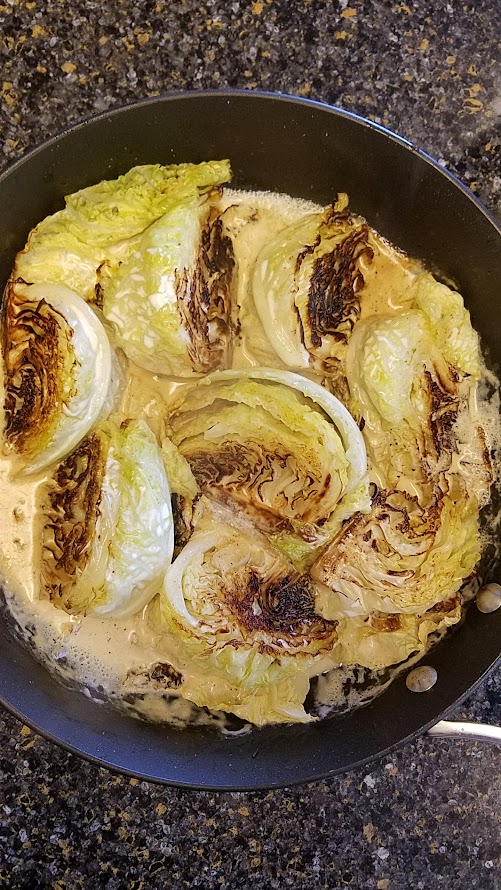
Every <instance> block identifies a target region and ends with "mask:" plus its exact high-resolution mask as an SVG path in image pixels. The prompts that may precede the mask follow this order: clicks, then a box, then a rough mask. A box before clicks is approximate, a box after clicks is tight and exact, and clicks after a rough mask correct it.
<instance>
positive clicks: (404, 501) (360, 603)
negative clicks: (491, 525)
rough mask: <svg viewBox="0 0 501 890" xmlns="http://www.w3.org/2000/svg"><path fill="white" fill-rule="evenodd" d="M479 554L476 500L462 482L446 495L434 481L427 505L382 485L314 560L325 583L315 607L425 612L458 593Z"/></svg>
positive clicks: (330, 614)
mask: <svg viewBox="0 0 501 890" xmlns="http://www.w3.org/2000/svg"><path fill="white" fill-rule="evenodd" d="M479 558H480V535H479V530H478V505H477V503H476V500H475V499H474V498H469V497H468V494H467V492H465V491H464V489H463V488H462V487H461V484H460V482H458V481H456V482H455V487H454V489H452V490H450V491H449V492H448V493H447V494H446V495H445V494H444V493H443V492H441V491H440V490H439V489H436V491H435V496H434V499H433V501H432V503H431V504H430V505H429V506H427V507H422V506H420V504H419V502H418V499H417V498H416V497H412V496H411V495H409V494H407V493H406V492H402V491H389V492H388V491H380V492H378V494H377V495H376V497H375V498H374V502H373V505H372V510H371V512H370V513H369V514H367V515H365V516H362V515H361V514H359V515H356V516H354V517H353V518H352V519H351V520H350V522H348V523H346V524H345V525H344V526H343V528H342V530H341V531H340V533H339V535H338V536H337V537H336V538H335V539H334V540H333V541H332V542H331V544H330V545H329V547H328V548H327V549H326V550H325V552H324V553H323V554H322V555H321V556H320V557H319V559H318V560H317V561H316V563H315V564H314V566H313V567H312V570H311V574H312V577H313V578H314V579H315V581H317V582H321V583H322V584H323V585H325V587H323V588H320V589H321V591H322V592H321V593H320V595H319V597H318V600H317V609H318V611H319V612H320V614H322V615H323V616H324V617H325V618H328V619H330V620H331V619H332V620H334V619H340V618H342V617H348V618H351V617H355V616H357V615H368V614H369V613H370V612H373V611H380V612H390V613H392V612H403V613H407V614H412V613H416V614H420V613H421V612H423V611H426V610H427V609H430V608H432V607H433V606H434V605H436V603H438V602H441V601H442V600H446V599H448V598H450V597H451V596H454V595H455V594H456V593H457V591H458V590H459V588H460V587H461V585H462V584H463V582H464V581H465V580H466V578H468V577H469V576H470V575H471V573H472V572H473V570H474V568H475V565H476V564H477V562H478V560H479ZM327 588H328V589H327Z"/></svg>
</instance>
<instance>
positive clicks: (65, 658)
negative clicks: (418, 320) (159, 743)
mask: <svg viewBox="0 0 501 890" xmlns="http://www.w3.org/2000/svg"><path fill="white" fill-rule="evenodd" d="M223 200H224V202H225V208H226V209H225V218H226V222H227V225H228V227H229V228H230V230H231V234H232V237H233V241H234V249H235V256H236V262H237V269H238V278H237V288H238V290H237V303H238V306H239V320H240V333H239V335H238V337H237V342H236V346H235V351H234V357H233V367H234V368H246V367H253V366H259V365H261V366H263V365H268V366H274V367H278V368H285V365H283V364H282V362H281V360H280V359H279V358H278V356H277V355H276V353H275V352H274V350H273V348H272V346H271V344H270V342H269V340H268V339H267V337H266V334H265V331H264V329H263V326H262V325H261V323H260V321H259V319H258V318H257V315H256V312H255V310H254V307H253V303H252V297H251V295H250V288H249V278H250V275H251V270H252V264H253V261H254V259H255V257H256V256H257V254H258V252H259V250H260V249H261V247H262V246H263V245H265V244H266V243H267V242H269V240H270V238H271V237H273V236H274V235H275V234H276V232H277V231H279V230H280V229H281V228H283V227H284V226H286V225H288V224H289V223H291V222H294V221H295V220H296V219H299V218H300V217H301V216H303V215H304V214H305V213H309V212H315V211H318V210H320V209H321V208H319V207H317V206H316V205H314V204H312V203H310V202H306V201H302V200H295V199H292V198H290V197H288V196H283V195H274V194H269V193H246V192H236V191H230V190H228V192H226V194H225V197H224V199H223ZM371 238H372V239H373V242H374V243H375V244H376V245H377V248H378V250H377V256H376V260H375V261H374V262H373V263H372V264H371V265H370V266H368V267H365V268H364V270H363V272H364V277H365V282H366V286H368V290H370V298H364V299H363V300H362V318H364V317H367V316H369V315H372V314H374V313H379V312H384V313H386V314H388V313H392V312H395V311H397V310H399V309H401V308H404V306H405V302H402V297H401V296H399V295H401V294H402V293H403V292H404V291H405V290H406V288H407V287H408V286H409V284H410V283H411V281H412V279H413V278H414V276H415V275H416V274H417V273H418V272H419V271H421V269H422V267H421V265H420V264H419V263H417V262H416V261H413V260H410V259H409V258H407V257H406V256H404V255H403V254H401V253H400V252H398V251H397V250H396V249H394V248H393V247H391V246H390V245H388V244H387V243H386V242H384V241H383V240H382V239H381V238H379V237H378V236H377V235H376V234H375V233H372V234H371ZM124 361H125V360H124ZM125 364H126V373H127V383H126V385H125V388H124V391H123V394H122V403H121V406H120V407H121V410H122V411H123V413H124V414H125V415H127V416H132V417H143V418H144V419H145V420H146V421H147V422H148V423H149V425H150V426H151V428H152V429H153V431H154V432H155V433H156V434H159V433H160V431H161V427H162V417H163V416H164V415H165V409H166V405H167V403H168V402H169V400H170V399H171V397H172V394H173V392H174V391H175V390H176V389H177V388H178V387H180V386H183V385H184V384H183V382H181V381H172V379H170V378H161V377H160V376H158V375H153V374H151V373H149V372H146V371H144V370H142V369H141V368H139V367H137V366H135V365H133V364H132V363H129V364H128V366H127V363H126V361H125ZM303 373H304V371H303ZM317 379H318V378H317ZM494 416H496V408H495V407H494V409H493V411H492V412H491V417H494ZM486 420H488V418H486ZM491 426H492V423H491ZM45 478H46V477H45V476H44V475H40V476H38V477H36V478H35V479H34V478H33V477H30V478H29V480H28V481H26V480H23V479H22V478H21V477H17V478H16V479H12V478H11V477H10V466H9V463H8V462H7V461H5V460H3V461H0V511H1V515H2V541H1V544H0V571H1V576H2V582H3V586H4V595H5V604H6V607H7V611H8V614H9V616H10V620H11V623H12V625H13V628H14V630H15V632H16V633H17V634H18V635H19V636H20V637H22V638H23V640H24V641H25V643H26V644H27V645H28V646H29V647H30V649H31V650H32V651H33V654H34V655H35V657H36V658H38V659H39V660H40V661H41V662H42V663H43V664H44V666H45V667H46V668H47V669H48V670H49V671H51V672H52V673H54V674H56V675H57V676H58V677H59V679H61V680H62V681H63V682H65V683H66V684H67V685H69V686H71V687H75V688H78V689H80V690H82V691H83V692H85V693H86V694H87V695H88V696H89V697H91V698H92V699H94V700H95V701H97V702H107V701H110V702H112V703H114V704H115V705H116V706H118V707H120V708H123V709H126V710H127V711H128V712H130V713H132V714H134V715H136V716H140V717H142V718H145V719H148V720H154V721H159V722H170V723H172V724H174V725H177V726H180V727H182V726H184V725H186V724H187V723H210V724H214V725H216V726H217V727H218V728H219V729H220V730H221V731H223V732H225V733H231V734H234V733H242V732H248V731H250V729H251V727H250V726H249V725H247V724H243V723H242V721H239V720H237V718H233V717H231V715H226V714H222V713H217V714H213V715H209V714H207V713H206V711H205V709H204V710H202V709H198V708H197V707H196V706H195V705H193V704H191V703H190V702H189V701H187V700H185V699H184V698H183V697H182V696H181V695H180V693H179V689H178V688H176V684H175V683H174V684H172V688H166V679H165V672H163V670H162V666H165V665H166V664H168V663H169V662H170V658H171V657H172V656H173V655H175V659H173V660H174V663H175V664H176V666H178V667H179V669H180V670H181V671H182V673H183V674H184V675H185V676H187V677H188V676H189V677H190V678H193V679H197V678H196V676H195V673H194V671H195V669H194V667H193V664H192V663H190V661H188V660H184V661H183V655H182V652H180V651H178V646H177V644H176V641H174V640H169V638H168V637H167V636H166V635H165V634H162V633H160V632H157V631H155V630H154V629H153V628H154V625H153V624H152V622H150V621H148V611H149V610H151V608H152V605H151V604H150V606H147V607H146V608H145V609H144V610H143V611H142V612H141V613H139V614H137V615H135V616H133V617H132V618H130V619H128V620H126V621H113V620H109V619H100V618H95V617H91V616H89V617H85V618H80V617H78V616H70V615H68V614H66V613H65V612H63V611H62V610H60V609H57V608H56V607H55V606H53V605H52V604H51V603H50V602H49V601H48V600H47V599H44V598H43V597H40V596H39V590H38V577H39V557H38V554H37V552H36V544H35V542H36V541H37V540H38V539H39V538H38V534H37V496H38V488H39V486H40V484H41V483H43V482H44V480H45ZM153 608H154V604H153ZM407 664H408V663H407ZM397 670H398V668H397V669H390V670H385V671H381V672H370V671H368V670H365V669H362V668H357V667H355V668H353V667H350V668H336V669H334V670H332V671H330V672H329V674H327V675H325V676H323V677H319V678H315V679H314V681H313V684H312V693H313V694H312V696H311V698H312V706H311V713H312V715H314V716H318V717H323V716H326V715H327V714H329V713H332V712H333V711H338V710H346V709H348V708H351V707H356V706H358V705H360V704H363V703H364V702H366V701H368V700H370V699H371V698H373V697H374V695H376V694H378V693H380V692H381V691H382V690H383V689H384V688H386V686H387V685H388V683H389V682H390V681H391V678H392V676H394V674H395V672H396V671H397ZM202 679H203V678H202V677H200V681H201V682H202Z"/></svg>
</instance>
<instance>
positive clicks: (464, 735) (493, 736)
mask: <svg viewBox="0 0 501 890" xmlns="http://www.w3.org/2000/svg"><path fill="white" fill-rule="evenodd" d="M428 735H431V736H435V737H436V738H439V739H468V740H469V741H476V742H491V743H492V744H493V745H501V726H489V725H488V724H486V723H463V722H461V721H451V720H440V722H439V723H435V726H432V727H431V729H429V730H428Z"/></svg>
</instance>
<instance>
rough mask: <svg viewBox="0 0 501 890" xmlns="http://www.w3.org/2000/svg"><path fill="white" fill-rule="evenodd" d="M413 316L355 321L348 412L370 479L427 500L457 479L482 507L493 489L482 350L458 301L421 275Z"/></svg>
mask: <svg viewBox="0 0 501 890" xmlns="http://www.w3.org/2000/svg"><path fill="white" fill-rule="evenodd" d="M411 299H412V308H410V309H408V310H406V311H402V312H399V313H397V314H395V315H377V316H372V317H370V318H368V319H367V320H365V321H361V322H360V323H359V324H358V325H357V327H356V329H355V331H354V333H353V336H352V338H351V340H350V344H349V346H348V350H347V354H346V375H347V380H348V385H349V389H350V402H349V405H350V409H351V411H352V413H353V415H354V416H355V417H356V418H357V420H358V421H359V423H360V424H362V425H363V431H364V439H365V442H366V445H367V452H368V458H369V466H370V472H371V478H372V479H373V480H374V481H376V482H377V484H378V485H380V486H381V487H384V488H389V489H391V488H401V489H404V490H406V491H408V492H409V494H413V495H417V496H418V497H419V498H420V499H421V500H426V499H428V500H429V499H430V497H431V495H432V492H433V488H434V486H435V485H436V484H437V483H439V482H440V479H441V478H442V476H443V475H444V474H445V475H446V476H448V477H450V476H451V475H454V474H458V473H459V474H460V475H461V476H462V477H463V478H464V479H465V480H467V481H468V490H469V494H470V495H474V496H475V497H476V498H477V500H478V503H479V504H483V503H484V502H485V501H486V499H487V497H488V492H489V486H490V483H491V481H492V473H491V467H490V458H489V454H488V450H487V447H486V443H485V435H484V433H483V430H482V428H481V424H480V420H479V419H478V416H477V410H476V404H475V391H476V383H477V379H478V378H479V375H480V350H479V344H478V337H477V335H476V333H475V332H474V330H473V328H472V326H471V322H470V318H469V313H468V312H467V310H466V309H465V308H464V305H463V301H462V298H461V296H460V295H459V294H457V293H455V292H453V291H451V290H450V289H449V288H447V287H446V286H445V285H442V284H439V283H438V282H436V281H435V280H434V279H433V277H432V276H431V275H429V274H427V273H423V275H421V276H419V277H418V278H417V279H416V281H415V283H414V284H413V285H412V287H411V288H410V289H409V300H411Z"/></svg>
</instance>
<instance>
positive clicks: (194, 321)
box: [103, 189, 235, 377]
mask: <svg viewBox="0 0 501 890" xmlns="http://www.w3.org/2000/svg"><path fill="white" fill-rule="evenodd" d="M217 199H218V195H217V194H216V193H214V194H213V193H211V194H201V193H199V191H198V190H194V191H192V192H191V193H190V192H187V191H186V189H183V191H182V192H181V193H180V194H179V195H177V194H176V193H173V194H172V196H171V205H170V207H169V208H168V209H167V211H166V213H165V214H164V215H163V216H162V217H161V218H160V219H159V220H158V221H157V222H155V223H153V225H151V226H150V227H149V228H148V229H147V230H146V231H145V232H144V233H143V234H142V235H141V237H140V238H139V241H138V244H137V246H136V248H135V249H134V251H133V253H132V254H131V256H130V257H129V258H128V259H127V260H126V261H125V262H123V263H122V264H121V265H120V267H119V268H118V270H117V272H116V273H115V274H114V275H113V276H112V277H111V278H110V279H109V280H108V281H107V282H106V284H105V285H104V302H103V311H104V314H105V316H106V318H107V319H108V320H109V321H110V322H111V323H112V324H113V326H114V328H115V330H116V336H117V340H118V342H119V344H120V346H121V347H122V349H123V350H124V352H125V353H126V355H127V356H128V357H129V358H130V359H132V360H133V361H134V362H136V363H137V364H138V365H140V366H141V367H143V368H146V369H147V370H149V371H153V372H155V373H159V374H168V375H171V376H175V377H189V376H192V375H193V374H207V373H208V372H210V371H213V370H215V369H217V368H221V367H227V366H228V365H229V364H230V362H231V349H232V321H231V313H232V278H233V268H234V265H235V262H234V258H233V246H232V242H231V239H230V238H229V237H228V235H227V234H226V233H225V230H224V226H223V221H222V217H221V213H220V210H219V209H218V200H217Z"/></svg>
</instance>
